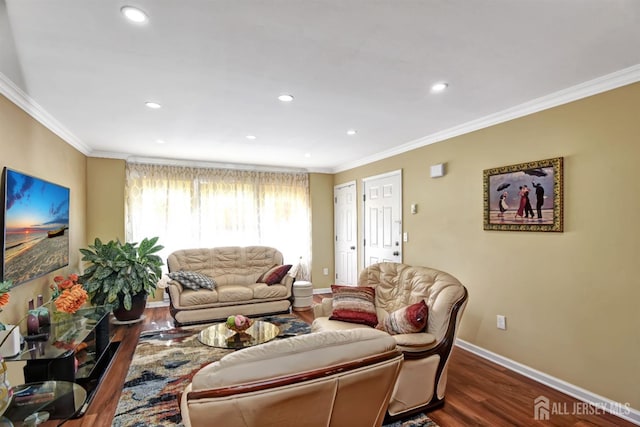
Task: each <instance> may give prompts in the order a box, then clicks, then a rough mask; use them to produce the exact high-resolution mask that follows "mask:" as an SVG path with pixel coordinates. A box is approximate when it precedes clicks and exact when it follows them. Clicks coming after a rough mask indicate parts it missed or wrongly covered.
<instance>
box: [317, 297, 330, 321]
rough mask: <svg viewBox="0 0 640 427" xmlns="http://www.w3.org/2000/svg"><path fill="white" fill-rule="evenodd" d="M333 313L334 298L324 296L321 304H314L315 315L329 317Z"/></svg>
mask: <svg viewBox="0 0 640 427" xmlns="http://www.w3.org/2000/svg"><path fill="white" fill-rule="evenodd" d="M332 313H333V298H324V299H323V300H322V302H321V303H320V304H314V305H313V317H314V318H318V317H329V316H331V314H332Z"/></svg>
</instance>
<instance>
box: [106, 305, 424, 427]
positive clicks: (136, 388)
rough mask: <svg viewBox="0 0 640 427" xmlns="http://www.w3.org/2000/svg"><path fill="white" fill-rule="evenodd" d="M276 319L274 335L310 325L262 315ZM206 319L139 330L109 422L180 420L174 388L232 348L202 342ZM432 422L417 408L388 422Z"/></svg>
mask: <svg viewBox="0 0 640 427" xmlns="http://www.w3.org/2000/svg"><path fill="white" fill-rule="evenodd" d="M260 320H266V321H268V322H271V323H274V324H276V325H278V327H279V328H280V334H279V335H278V337H279V338H284V337H290V336H295V335H301V334H306V333H309V331H310V327H309V325H308V324H307V323H305V322H303V321H301V320H300V319H298V318H297V317H296V316H293V315H279V316H267V317H262V318H260ZM206 326H207V325H200V326H197V327H190V328H176V329H169V330H163V331H151V332H148V333H143V334H141V336H140V340H139V342H138V345H137V347H136V350H135V353H134V354H133V360H132V361H131V366H130V367H129V372H128V373H127V377H126V379H125V383H124V387H123V389H122V394H121V395H120V400H119V402H118V407H117V409H116V413H115V415H114V418H113V424H112V425H113V426H114V427H158V426H183V424H182V417H181V416H180V407H179V404H178V401H177V396H178V394H179V393H180V392H181V391H182V390H184V388H185V387H186V385H187V384H189V382H190V381H191V378H192V377H193V375H194V374H195V373H196V372H197V371H198V370H199V369H200V368H202V367H203V366H205V365H207V364H209V363H211V362H214V361H216V360H218V359H220V358H221V357H223V356H224V355H225V354H228V353H230V352H232V351H233V350H227V349H221V348H214V347H207V346H204V345H202V344H201V343H200V342H199V341H198V338H197V336H198V332H199V331H200V330H202V329H203V328H204V327H206ZM421 426H430V427H431V426H436V424H434V423H433V422H432V421H431V420H430V419H429V418H428V417H426V416H425V415H423V414H420V415H418V416H416V417H413V418H411V419H409V420H406V421H399V422H396V423H393V424H389V426H388V427H421Z"/></svg>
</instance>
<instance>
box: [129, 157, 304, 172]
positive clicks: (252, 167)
mask: <svg viewBox="0 0 640 427" xmlns="http://www.w3.org/2000/svg"><path fill="white" fill-rule="evenodd" d="M126 162H127V163H143V164H151V165H168V166H190V167H201V168H208V169H233V170H244V171H260V172H289V173H292V172H296V173H299V172H304V173H308V171H307V170H306V169H302V168H286V167H278V166H261V165H249V164H241V163H217V162H202V161H194V160H176V159H161V158H152V157H129V158H127V159H126Z"/></svg>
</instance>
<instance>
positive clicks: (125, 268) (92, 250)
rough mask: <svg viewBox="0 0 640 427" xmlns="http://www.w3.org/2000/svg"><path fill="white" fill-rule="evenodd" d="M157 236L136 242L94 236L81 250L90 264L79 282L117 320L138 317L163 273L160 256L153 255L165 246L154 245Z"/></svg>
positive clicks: (96, 303)
mask: <svg viewBox="0 0 640 427" xmlns="http://www.w3.org/2000/svg"><path fill="white" fill-rule="evenodd" d="M157 242H158V237H154V238H151V239H147V238H145V239H143V240H142V242H140V245H138V243H121V242H120V241H119V240H111V241H109V242H107V243H102V241H101V240H100V239H99V238H96V239H95V242H94V244H93V245H89V249H80V252H81V253H82V255H83V257H82V261H89V262H90V263H91V265H90V266H89V267H88V268H87V269H86V270H85V272H84V274H83V275H81V276H80V278H79V281H80V283H82V285H83V287H84V288H85V290H86V291H87V293H88V294H89V299H90V301H91V303H92V304H94V305H109V306H111V308H112V310H113V314H114V316H115V317H116V319H118V320H120V321H133V320H136V319H139V318H140V316H141V315H142V313H143V312H144V308H145V305H146V301H147V295H149V294H151V293H154V292H155V290H156V285H157V283H158V280H159V279H160V277H161V276H162V270H161V267H162V266H163V265H164V263H163V262H162V259H161V258H160V257H159V256H158V255H156V253H157V252H159V251H161V250H162V249H163V248H164V247H163V246H161V245H156V243H157Z"/></svg>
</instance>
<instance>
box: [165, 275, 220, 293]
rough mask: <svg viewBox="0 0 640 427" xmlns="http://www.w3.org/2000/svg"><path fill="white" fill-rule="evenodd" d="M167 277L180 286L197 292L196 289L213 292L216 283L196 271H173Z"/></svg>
mask: <svg viewBox="0 0 640 427" xmlns="http://www.w3.org/2000/svg"><path fill="white" fill-rule="evenodd" d="M168 276H169V277H170V278H171V279H172V280H175V281H177V282H180V284H181V285H182V286H185V287H187V288H189V289H193V290H194V291H197V290H198V289H209V290H213V288H214V286H215V285H216V281H215V280H213V279H212V278H211V277H209V276H206V275H204V274H202V273H198V272H197V271H175V272H173V273H169V274H168Z"/></svg>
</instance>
